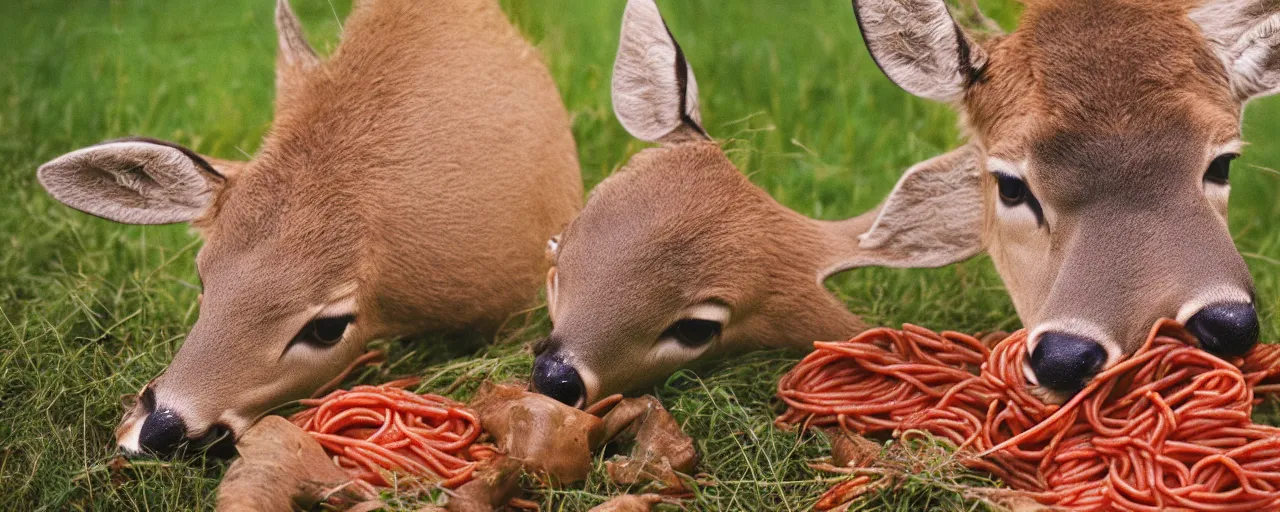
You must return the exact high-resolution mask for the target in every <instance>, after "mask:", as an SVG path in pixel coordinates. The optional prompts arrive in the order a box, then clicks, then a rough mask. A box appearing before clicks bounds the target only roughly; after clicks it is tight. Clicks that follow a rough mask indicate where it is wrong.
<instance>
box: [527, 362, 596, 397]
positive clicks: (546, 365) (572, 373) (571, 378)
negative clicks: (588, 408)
mask: <svg viewBox="0 0 1280 512" xmlns="http://www.w3.org/2000/svg"><path fill="white" fill-rule="evenodd" d="M533 387H534V389H536V390H538V392H539V393H542V394H544V395H547V396H549V397H551V398H554V399H556V400H557V401H559V402H561V403H564V404H566V405H570V406H573V407H581V406H582V402H583V401H584V400H585V399H586V395H587V389H586V386H584V385H583V384H582V376H580V375H578V370H575V369H573V365H570V364H569V363H567V362H565V360H564V358H563V357H560V355H559V354H558V353H555V352H545V353H543V354H541V355H539V356H538V358H537V359H536V360H534V362H533Z"/></svg>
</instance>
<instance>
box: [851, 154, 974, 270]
mask: <svg viewBox="0 0 1280 512" xmlns="http://www.w3.org/2000/svg"><path fill="white" fill-rule="evenodd" d="M976 156H977V150H976V148H974V147H972V146H963V147H961V148H959V149H956V150H953V151H951V152H950V153H947V154H944V155H941V156H938V157H934V158H933V159H930V160H927V161H925V162H921V163H919V164H916V165H915V166H913V167H912V168H911V169H909V170H907V172H906V173H905V174H903V176H902V178H901V179H900V180H898V183H897V184H896V185H894V188H893V191H892V192H890V193H889V197H888V198H887V199H885V201H884V203H883V206H882V208H881V209H880V215H879V216H878V217H876V220H875V223H874V224H872V225H871V228H870V229H869V230H867V232H866V233H863V234H861V235H859V236H858V248H859V249H860V250H861V254H859V255H857V256H856V257H853V258H851V259H850V260H848V261H845V262H842V263H841V264H840V265H839V266H837V267H836V268H834V269H833V272H838V271H842V270H847V269H850V268H854V267H861V266H869V265H879V266H887V267H897V268H932V267H940V266H943V265H949V264H951V263H955V262H957V261H961V260H964V259H967V258H969V257H971V256H973V255H975V254H977V253H978V252H980V251H981V250H982V176H981V172H982V171H981V170H980V169H979V167H980V166H979V165H978V163H977V161H976Z"/></svg>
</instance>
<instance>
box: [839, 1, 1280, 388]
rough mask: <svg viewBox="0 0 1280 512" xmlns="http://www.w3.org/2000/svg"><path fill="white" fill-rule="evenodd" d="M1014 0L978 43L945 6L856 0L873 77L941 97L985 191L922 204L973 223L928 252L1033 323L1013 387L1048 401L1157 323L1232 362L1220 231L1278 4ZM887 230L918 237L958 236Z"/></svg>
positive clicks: (1228, 259) (1239, 298)
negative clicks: (1002, 23) (999, 24)
mask: <svg viewBox="0 0 1280 512" xmlns="http://www.w3.org/2000/svg"><path fill="white" fill-rule="evenodd" d="M1026 4H1027V5H1026V9H1025V11H1024V13H1023V15H1022V19H1021V21H1020V24H1019V27H1018V29H1017V30H1016V31H1015V32H1013V33H1011V34H1008V35H999V34H995V35H990V36H985V37H982V36H978V35H975V34H970V33H968V32H966V31H965V30H963V29H961V28H960V27H959V26H958V25H957V24H956V23H955V22H954V21H953V20H952V18H951V16H950V15H949V13H948V11H947V7H946V5H945V4H944V2H943V0H854V2H853V6H854V10H855V12H856V14H857V19H858V22H859V25H860V26H861V28H862V33H863V37H864V39H865V41H866V44H867V48H868V49H869V50H870V52H871V55H872V57H873V59H874V60H875V61H876V63H877V64H878V65H879V66H880V68H881V69H882V70H883V71H884V73H885V74H886V75H888V77H889V78H890V79H891V80H892V81H894V82H895V83H897V84H898V85H899V86H901V87H902V88H903V89H905V90H907V91H908V92H910V93H913V94H915V95H917V96H921V97H924V98H930V99H934V100H938V101H944V102H948V103H951V104H952V105H954V106H955V107H956V108H957V109H958V110H959V111H960V112H961V114H962V117H963V119H964V122H965V125H966V127H967V129H968V131H969V132H970V134H971V137H970V145H972V146H973V147H975V148H977V150H978V151H979V153H980V158H979V162H980V163H981V168H982V170H983V171H984V172H983V173H982V179H981V180H976V181H972V182H965V184H966V185H967V188H966V189H964V190H956V191H953V192H952V194H953V195H959V194H963V195H965V196H966V197H967V198H968V200H966V201H960V202H957V201H954V200H953V199H952V198H950V197H935V198H922V200H924V201H926V202H927V203H928V207H927V208H920V209H918V210H917V212H915V213H923V212H929V213H928V215H929V216H930V217H931V218H933V219H942V218H954V217H956V216H961V217H963V218H970V219H973V221H972V222H970V223H969V224H967V225H965V226H963V227H962V228H963V229H964V230H966V231H967V232H968V233H971V235H972V236H969V237H957V238H953V240H958V241H963V242H965V245H957V246H954V247H949V248H947V249H946V250H944V251H942V252H940V253H939V254H938V255H937V257H939V258H943V259H948V260H954V261H958V260H960V259H963V258H964V257H967V256H968V255H969V254H972V253H973V252H974V251H976V250H977V249H979V248H985V249H986V251H987V252H988V253H989V254H990V255H991V257H992V260H993V261H994V262H995V266H996V269H997V270H998V271H999V273H1000V275H1001V277H1002V278H1003V280H1004V283H1005V285H1006V287H1007V288H1008V290H1009V293H1010V295H1011V296H1012V298H1013V302H1014V304H1015V306H1016V308H1017V310H1018V314H1019V316H1020V317H1021V318H1022V321H1023V322H1024V324H1025V325H1026V327H1027V328H1029V329H1030V330H1031V336H1030V340H1029V342H1028V348H1030V349H1031V357H1030V358H1029V361H1030V362H1029V367H1028V369H1027V370H1028V371H1027V374H1028V378H1029V380H1030V381H1031V383H1032V384H1033V385H1035V386H1037V389H1039V390H1041V391H1043V392H1044V393H1045V394H1046V395H1049V396H1052V397H1056V398H1059V399H1061V398H1063V397H1065V396H1066V395H1069V394H1071V393H1074V392H1075V391H1076V390H1078V389H1080V388H1081V387H1082V386H1083V385H1084V384H1085V383H1086V382H1087V381H1089V380H1090V379H1091V378H1092V377H1093V375H1094V374H1096V373H1097V372H1098V371H1100V370H1101V369H1103V368H1106V367H1109V366H1110V365H1113V364H1115V363H1116V362H1117V361H1119V360H1121V359H1123V358H1124V357H1126V356H1127V355H1128V354H1131V353H1132V352H1133V351H1134V350H1136V349H1137V348H1138V345H1139V344H1140V343H1141V342H1142V340H1143V337H1144V335H1145V333H1146V331H1147V329H1148V327H1149V326H1150V325H1151V324H1152V322H1154V321H1155V320H1157V319H1159V318H1161V317H1173V318H1176V319H1177V320H1178V321H1180V322H1183V323H1184V324H1186V326H1187V327H1188V328H1189V329H1190V330H1191V332H1193V333H1194V334H1196V336H1197V337H1198V338H1199V340H1200V344H1201V345H1202V346H1203V347H1204V348H1206V349H1208V350H1210V351H1212V352H1214V353H1217V354H1221V355H1238V354H1242V353H1244V352H1245V351H1247V350H1249V349H1250V348H1251V347H1252V346H1253V345H1254V344H1255V343H1256V341H1257V338H1258V319H1257V314H1256V312H1255V306H1254V293H1253V285H1252V280H1251V278H1250V276H1249V272H1248V269H1247V267H1246V266H1245V263H1244V261H1243V259H1242V258H1241V256H1240V255H1239V253H1238V252H1237V251H1236V249H1235V247H1234V245H1233V243H1232V240H1231V235H1230V233H1229V232H1228V230H1227V223H1226V219H1227V195H1228V192H1229V190H1230V182H1229V170H1230V166H1231V161H1232V159H1234V158H1236V157H1237V156H1238V155H1239V153H1240V151H1241V150H1242V148H1243V144H1242V142H1241V140H1240V138H1241V134H1240V122H1241V114H1242V111H1243V107H1244V104H1245V103H1246V102H1247V101H1248V100H1249V99H1251V98H1254V97H1258V96H1262V95H1266V94H1271V93H1274V92H1276V90H1277V89H1278V88H1280V2H1276V1H1275V0H1253V1H1231V0H1209V1H1202V2H1195V1H1166V0H1034V1H1028V2H1026ZM911 179H912V178H911V177H910V176H907V177H904V178H903V183H902V184H900V187H902V186H909V182H910V181H911ZM957 183H959V181H957ZM896 193H897V192H896V191H895V194H896ZM889 200H890V201H892V200H893V197H892V196H891V197H890V199H889ZM978 208H980V209H981V213H980V215H973V213H974V209H978ZM903 222H904V223H905V224H909V225H911V226H912V229H914V230H917V231H918V232H920V233H923V234H921V235H918V236H940V235H941V234H943V233H944V232H946V233H951V232H953V230H955V229H957V226H956V225H954V224H952V225H943V224H941V223H938V222H935V221H933V220H930V219H929V218H917V219H903ZM868 236H871V237H875V236H877V233H876V230H875V229H873V230H872V232H871V233H869V234H868ZM931 263H936V261H931Z"/></svg>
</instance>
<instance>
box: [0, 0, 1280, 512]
mask: <svg viewBox="0 0 1280 512" xmlns="http://www.w3.org/2000/svg"><path fill="white" fill-rule="evenodd" d="M622 3H623V2H622V1H621V0H611V1H597V0H538V1H536V2H534V1H519V0H511V1H508V2H506V4H507V6H508V8H509V9H508V10H509V12H511V14H512V16H513V18H514V20H515V21H516V23H517V24H518V25H519V26H520V27H521V28H522V29H523V30H524V32H525V33H526V34H527V35H528V36H529V38H530V39H531V40H532V41H534V42H535V43H536V44H537V45H538V47H539V48H540V49H541V50H542V51H543V53H544V54H545V55H546V56H547V57H548V59H549V61H550V63H551V68H552V70H553V73H554V74H555V78H556V81H557V82H558V83H559V84H560V87H561V92H562V93H563V96H564V98H565V102H566V104H567V105H568V108H569V110H570V111H571V112H572V114H573V118H574V130H575V133H576V135H577V139H578V144H579V149H580V150H581V159H582V168H583V173H584V175H585V177H586V182H587V184H588V185H589V186H590V185H594V184H595V183H598V182H599V181H600V180H601V179H603V178H604V177H605V176H608V175H609V174H610V173H611V172H612V171H613V170H615V169H616V168H617V167H618V165H619V164H620V163H621V162H624V161H626V159H627V157H628V156H629V155H630V154H631V153H633V152H635V151H637V150H639V149H640V148H641V147H642V145H641V144H640V143H638V142H636V141H635V140H633V139H631V138H630V137H629V136H627V135H626V133H625V132H624V131H623V130H622V129H621V127H620V126H619V125H618V124H617V122H616V121H615V120H614V119H613V116H612V113H611V109H610V106H609V97H608V94H609V92H608V84H609V74H610V69H611V64H612V60H613V54H614V51H615V48H616V46H615V45H616V41H617V30H618V28H617V27H618V24H619V16H620V13H621V4H622ZM271 4H272V2H269V1H267V0H221V1H217V2H215V1H213V0H201V1H183V2H144V1H142V0H110V1H108V0H99V1H93V2H84V1H81V2H72V1H70V0H26V1H22V0H20V1H16V2H15V1H9V2H0V482H2V485H0V503H3V504H4V505H0V508H8V507H10V506H16V507H17V508H19V509H32V508H35V509H58V510H62V509H71V510H75V509H96V510H120V509H126V510H132V509H140V510H171V509H191V508H209V507H211V505H212V500H213V491H214V489H215V487H216V485H217V481H218V478H219V476H220V475H221V472H222V471H223V469H224V466H223V465H221V464H220V463H217V462H208V461H195V462H172V463H170V462H138V463H135V465H134V467H132V468H130V469H127V470H121V471H112V470H111V469H110V467H109V466H108V462H109V461H110V459H111V457H112V455H113V451H114V446H113V443H112V435H111V432H112V429H113V428H114V427H115V425H116V422H117V420H118V419H119V416H120V413H121V409H120V406H119V396H120V395H122V394H126V393H131V392H135V391H136V390H137V389H138V388H139V387H140V386H141V385H142V384H143V383H144V382H146V381H147V380H148V379H150V378H151V377H152V376H154V375H156V374H157V373H159V372H160V371H161V370H162V369H163V368H164V367H165V365H166V364H167V362H168V361H169V360H170V358H171V357H172V356H173V354H174V352H175V351H176V350H177V348H178V346H179V345H180V344H181V342H182V338H183V334H184V332H185V331H186V329H187V328H188V327H189V326H190V325H191V323H192V322H194V320H195V314H196V309H195V297H196V293H197V285H196V283H197V280H196V278H195V273H194V270H193V268H192V265H193V264H192V256H193V255H194V249H195V248H196V247H197V245H198V241H197V240H196V238H194V237H193V236H192V235H191V234H190V233H189V232H188V231H187V230H186V229H185V228H184V227H182V226H169V227H147V228H139V227H126V226H120V225H116V224H112V223H109V222H106V221H101V220H97V219H94V218H90V217H88V216H86V215H83V214H79V213H76V212H73V211H71V210H70V209H68V208H65V207H62V206H60V205H57V204H55V203H54V201H52V200H51V199H50V198H49V197H47V196H46V195H45V194H44V193H43V191H41V190H40V188H39V187H38V185H37V184H36V182H35V179H34V173H35V168H36V167H37V166H38V165H39V164H40V163H41V162H44V161H46V160H48V159H50V158H52V157H54V156H57V155H58V154H61V153H63V152H65V151H68V150H71V149H74V148H77V147H81V146H84V145H88V144H92V143H94V142H97V141H100V140H104V139H109V138H113V137H119V136H124V135H130V134H140V135H148V136H154V137H160V138H167V139H171V140H175V141H178V142H181V143H184V144H187V145H189V146H191V147H193V148H195V149H196V150H198V151H201V152H203V153H206V154H210V155H214V156H220V157H228V158H236V157H239V156H240V155H241V154H242V153H247V154H251V153H253V152H254V150H255V149H256V148H257V146H258V144H259V141H260V140H261V137H262V135H263V133H264V131H265V130H266V129H267V127H268V126H269V123H270V119H271V101H272V62H273V55H274V45H275V36H274V33H273V28H272V22H271V13H272V5H271ZM295 4H296V7H295V8H296V10H297V11H298V12H299V15H300V16H301V18H302V20H303V22H304V24H305V26H306V27H307V30H308V32H309V33H310V34H311V37H312V39H313V41H314V43H315V44H316V46H317V47H318V48H320V49H322V51H326V50H331V49H332V48H333V46H334V44H335V43H336V41H337V36H338V33H339V29H340V22H339V20H340V19H341V18H342V17H344V16H345V15H346V13H347V12H348V10H349V6H348V5H347V4H346V2H339V3H337V4H334V5H331V4H329V3H327V2H321V1H319V0H296V1H295ZM984 5H985V6H986V7H987V8H988V9H989V11H990V12H992V13H994V14H996V15H997V16H998V17H999V18H1000V20H1001V22H1002V23H1004V24H1005V25H1006V26H1009V25H1010V24H1011V22H1012V20H1013V19H1014V16H1015V15H1016V8H1014V7H1013V6H1012V5H1010V4H1007V3H1006V2H1003V1H1001V2H996V1H991V2H984ZM663 7H664V10H665V12H666V14H667V17H668V21H669V22H670V24H671V28H672V31H673V32H674V33H675V34H676V35H677V36H678V37H679V38H680V41H681V43H682V44H683V46H684V48H685V50H686V52H687V53H688V55H689V59H690V61H691V62H692V63H693V65H694V67H695V69H696V71H697V74H698V79H699V84H700V85H701V88H702V104H703V112H704V118H705V120H706V125H707V128H708V130H710V131H711V133H712V134H713V135H715V136H717V137H718V138H719V139H720V140H721V141H723V143H724V145H725V147H726V148H727V149H728V150H729V153H730V154H731V156H732V157H733V159H734V160H735V161H736V162H737V163H738V164H739V165H740V166H741V167H742V168H743V169H744V170H747V171H748V172H749V173H751V175H752V179H753V181H755V182H756V183H758V184H759V185H760V186H762V187H764V188H765V189H767V190H768V191H769V192H770V193H772V194H773V195H774V196H775V197H777V198H779V199H780V200H781V201H782V202H783V203H785V204H787V205H788V206H790V207H792V208H795V209H797V210H799V211H801V212H803V213H806V214H809V215H812V216H815V217H822V218H830V219H834V218H841V217H845V216H849V215H852V214H854V213H857V212H860V211H862V210H864V209H867V208H869V207H871V206H873V205H874V204H875V203H876V202H877V201H878V200H879V199H880V198H881V197H882V196H883V195H884V194H885V193H886V192H887V191H888V190H889V189H890V188H891V187H892V185H893V183H894V181H895V179H896V177H897V176H898V174H899V172H900V171H901V170H902V169H904V168H905V167H906V166H908V165H909V164H911V163H913V162H915V161H918V160H921V159H923V158H926V157H928V156H932V155H934V154H937V153H939V152H941V151H943V150H945V149H947V148H950V147H953V146H954V145H956V143H957V131H956V129H955V117H954V115H953V114H951V113H950V112H949V111H947V109H946V108H945V107H942V106H939V105H934V104H929V103H927V102H924V101H920V100H916V99H912V98H909V97H908V95H907V94H905V93H903V92H901V91H899V90H898V89H897V88H896V87H894V86H893V85H892V84H890V83H889V82H888V81H887V80H885V79H884V78H883V77H881V76H880V74H879V72H878V71H877V70H876V69H875V67H874V66H873V65H872V63H871V61H870V59H869V58H868V56H867V54H866V51H865V50H864V49H863V47H862V44H861V41H860V39H859V37H858V35H857V30H856V26H855V23H854V19H853V15H852V14H851V12H850V9H849V3H848V2H847V1H845V0H795V1H788V2H777V1H773V0H758V1H746V0H735V1H727V0H723V1H697V2H693V1H685V2H676V1H666V2H663ZM1277 114H1280V101H1277V100H1269V101H1262V102H1258V104H1256V105H1254V106H1253V107H1252V108H1251V109H1250V112H1249V115H1248V118H1247V120H1246V135H1247V137H1248V138H1250V139H1252V140H1254V141H1255V142H1256V143H1257V145H1256V146H1253V147H1250V148H1249V149H1248V151H1246V156H1245V157H1244V159H1243V161H1242V162H1241V163H1240V164H1238V165H1237V166H1236V169H1237V171H1236V173H1235V174H1234V175H1233V176H1232V178H1233V182H1234V183H1235V187H1234V188H1235V192H1234V196H1233V197H1232V205H1231V208H1232V219H1231V230H1232V233H1233V234H1234V235H1235V236H1236V242H1237V244H1238V246H1239V247H1240V249H1241V251H1242V252H1244V253H1246V255H1247V259H1248V261H1249V264H1250V266H1251V267H1252V269H1253V271H1254V275H1255V277H1256V279H1257V284H1258V292H1259V296H1260V297H1261V298H1262V299H1263V300H1264V304H1265V308H1264V310H1263V321H1264V337H1265V338H1266V339H1276V338H1277V335H1278V334H1280V322H1278V321H1277V320H1278V317H1277V313H1278V312H1280V311H1278V309H1277V307H1276V304H1277V301H1276V298H1277V296H1278V295H1280V279H1277V277H1276V276H1277V272H1276V271H1277V270H1280V230H1277V229H1276V228H1277V223H1278V222H1280V203H1277V202H1276V192H1277V190H1278V187H1277V185H1280V173H1277V172H1276V171H1273V170H1268V169H1275V168H1280V140H1275V136H1276V134H1280V117H1278V116H1277ZM831 287H832V289H833V291H834V292H835V293H837V294H839V295H840V296H841V297H842V298H844V299H845V300H846V302H847V303H848V305H849V307H850V308H851V309H852V310H854V311H855V312H857V313H859V314H862V315H865V316H866V318H868V319H869V320H870V321H871V322H873V323H877V324H886V325H896V324H899V323H901V322H908V321H909V322H914V323H918V324H922V325H925V326H928V327H933V328H939V329H942V328H946V329H956V330H961V331H978V330H993V329H1013V328H1015V327H1017V318H1016V316H1015V315H1014V312H1013V309H1012V307H1011V305H1010V303H1009V301H1008V299H1007V298H1006V297H1005V295H1004V293H1003V291H1002V288H1001V286H1000V283H999V281H998V279H997V278H996V276H995V273H994V272H993V270H992V269H991V266H990V263H989V262H988V261H987V260H985V259H983V258H979V259H977V260H975V261H971V262H968V263H965V264H962V265H957V266H954V267H951V268H946V269H940V270H929V271H896V270H862V271H856V272H851V273H849V274H847V275H845V276H842V277H839V278H837V279H834V280H833V281H832V283H831ZM525 320H527V321H525ZM516 323H517V324H521V327H520V328H513V329H510V330H509V331H507V332H506V333H504V335H503V336H502V340H500V342H499V343H497V344H495V345H493V346H490V347H488V348H485V349H482V350H481V352H479V353H466V352H461V351H459V350H457V349H447V340H417V341H415V342H413V343H407V344H397V345H395V357H394V360H395V361H396V362H395V363H394V364H393V365H391V367H390V368H389V369H386V370H385V371H384V374H396V375H403V374H414V373H416V374H422V375H425V376H428V377H430V382H429V385H430V387H432V388H435V389H443V388H445V387H447V386H449V385H450V384H452V383H454V382H459V383H460V384H461V386H459V387H458V389H457V390H456V391H455V393H456V394H459V395H465V394H466V392H467V390H468V389H470V388H471V387H472V386H474V384H475V383H476V382H478V381H479V380H480V379H483V378H485V377H490V376H492V377H504V376H519V375H522V374H525V373H526V372H527V371H528V368H529V365H530V356H529V355H528V352H527V350H526V349H525V348H524V347H526V346H527V344H528V343H529V342H530V341H531V340H534V339H536V338H537V337H538V336H540V335H542V334H545V332H546V331H547V329H548V325H547V322H546V320H545V314H544V313H543V312H542V311H535V312H533V313H532V314H531V315H530V316H529V318H527V319H522V320H521V321H518V322H516ZM793 362H794V356H789V355H784V354H777V353H766V354H756V355H751V356H746V357H743V358H740V359H737V360H734V361H730V362H729V363H728V364H725V365H723V369H722V370H721V371H709V372H702V373H701V374H697V375H695V374H691V373H682V374H679V375H677V376H675V377H673V378H672V379H671V380H670V381H668V382H667V383H666V384H665V385H664V386H661V387H660V389H659V390H658V391H657V392H658V394H659V396H660V397H661V398H662V399H663V401H664V403H665V404H667V406H668V407H669V408H670V409H672V410H673V412H674V413H675V415H676V417H677V418H679V419H680V420H681V421H682V422H683V423H684V426H685V428H686V430H687V431H688V432H689V433H690V434H692V435H693V436H694V437H695V438H696V439H698V443H699V449H700V451H701V453H703V454H704V456H705V457H704V463H703V466H702V469H703V470H704V471H706V472H707V473H708V474H710V475H711V477H712V478H713V479H714V480H715V481H717V485H715V486H712V487H707V488H705V489H704V490H702V491H701V492H700V494H699V495H698V496H697V498H696V502H694V503H692V504H691V505H690V508H692V509H697V510H703V509H723V510H795V509H806V508H807V507H808V506H809V505H810V504H811V503H812V500H813V499H814V498H815V497H816V495H817V494H818V493H819V491H820V490H821V489H823V488H824V486H825V485H826V484H825V483H824V481H823V479H824V478H827V477H826V476H825V475H821V474H817V473H815V472H813V471H811V470H809V469H808V468H807V467H806V462H807V461H808V460H809V459H812V458H814V457H818V456H820V455H821V454H822V452H823V451H824V449H825V442H824V441H821V440H818V439H810V438H797V437H796V436H795V435H792V434H788V433H783V432H779V431H777V430H775V429H773V428H772V427H771V419H772V417H773V415H774V414H775V405H774V404H773V402H772V401H771V396H772V391H773V386H774V382H775V381H776V377H777V376H778V375H780V374H781V373H782V372H783V371H785V370H786V368H787V367H788V366H789V365H790V364H792V363H793ZM384 377H385V375H382V374H379V375H375V374H372V373H370V372H366V373H365V374H364V375H362V376H361V378H363V379H365V380H370V381H372V380H379V379H381V378H384ZM930 463H931V464H933V465H934V466H933V469H934V470H933V471H930V472H925V473H921V474H918V475H915V478H913V479H912V480H911V481H910V482H909V483H908V485H907V486H906V487H905V488H903V489H901V490H899V491H896V492H892V493H886V494H883V495H880V496H877V497H874V498H872V499H870V500H867V501H864V502H862V503H859V504H858V505H857V506H858V507H860V508H862V509H877V510H922V509H926V508H934V509H945V510H968V509H971V508H974V507H978V505H976V504H974V503H971V502H965V501H963V500H962V499H961V498H960V496H959V495H958V494H956V493H955V492H953V491H950V490H948V489H947V488H948V486H950V485H951V483H952V480H954V479H956V478H961V479H967V480H966V481H969V482H974V481H975V480H973V479H972V477H967V476H965V475H963V474H960V473H957V472H956V471H955V470H954V468H953V467H951V466H949V465H948V464H947V461H946V458H945V457H938V456H935V457H932V458H930ZM604 480H605V479H604V478H603V477H602V473H601V471H599V470H598V471H597V472H596V473H595V474H594V475H593V477H592V479H591V480H590V481H589V482H588V483H587V484H586V485H584V486H581V487H576V488H573V489H569V490H560V491H543V492H540V493H538V494H536V495H535V496H534V498H535V499H537V500H539V501H541V503H542V505H543V507H544V509H546V510H584V509H586V508H587V507H589V506H590V505H592V504H595V503H597V502H599V501H601V500H603V499H604V497H606V496H608V495H611V494H614V493H617V492H619V489H616V488H614V487H613V486H612V485H611V484H608V483H605V481H604Z"/></svg>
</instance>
